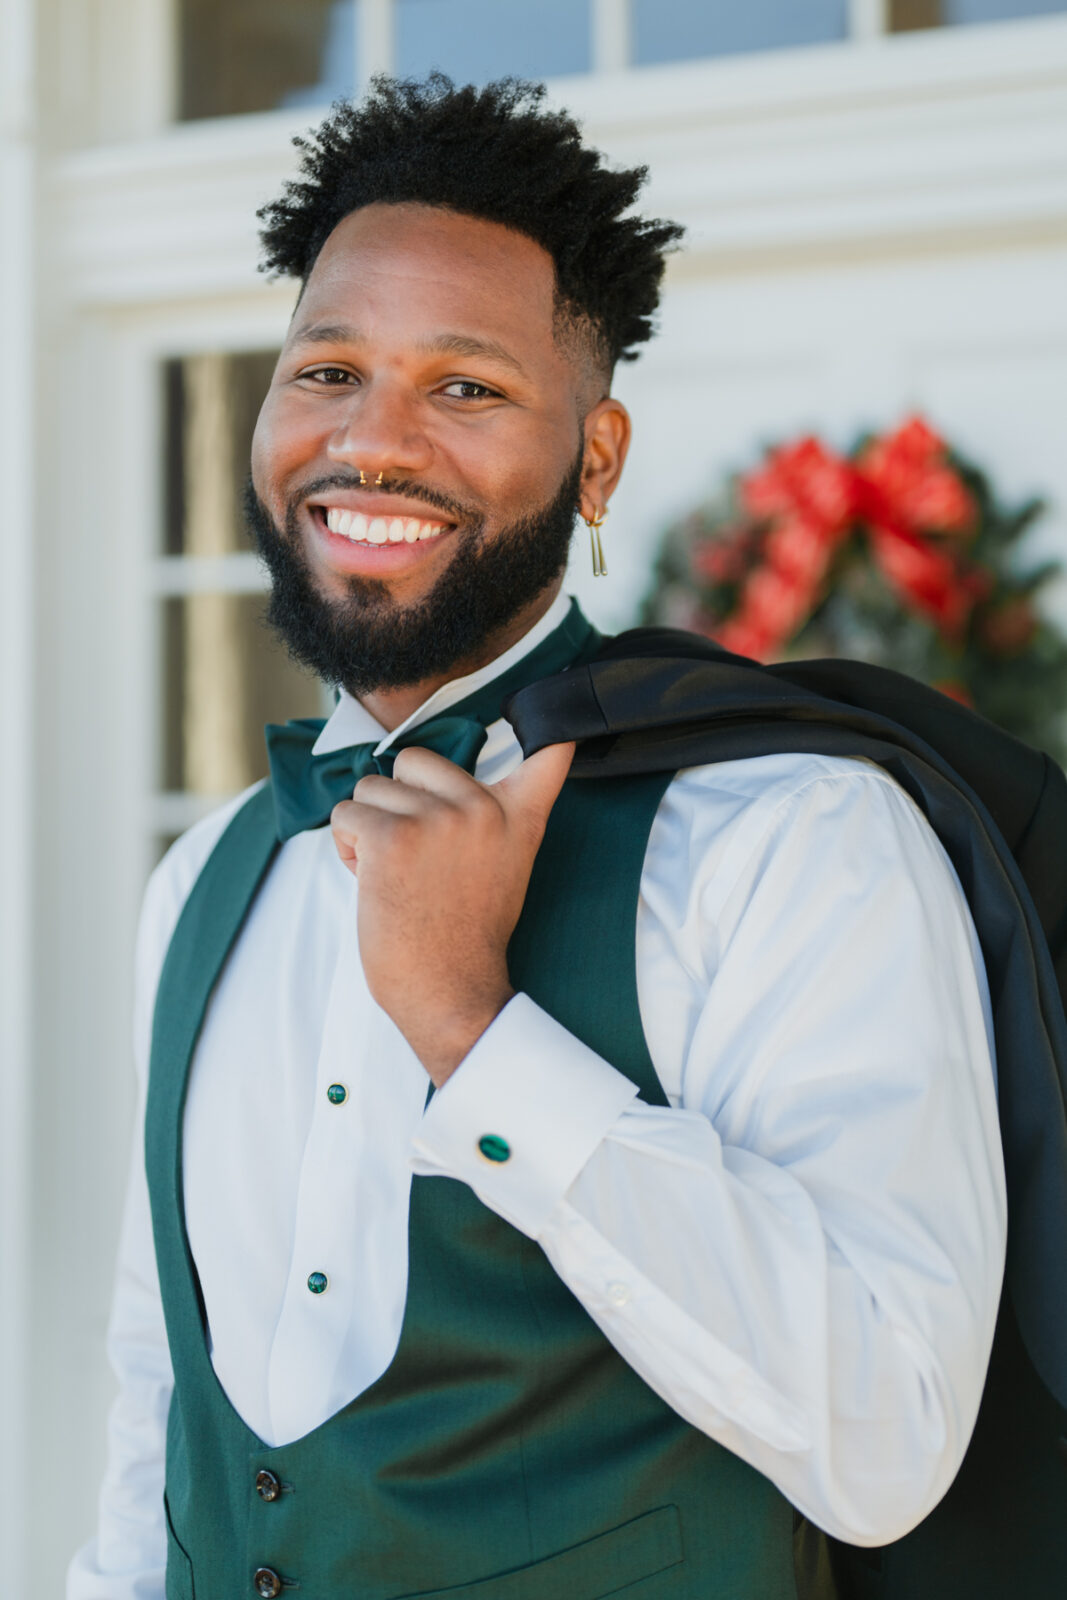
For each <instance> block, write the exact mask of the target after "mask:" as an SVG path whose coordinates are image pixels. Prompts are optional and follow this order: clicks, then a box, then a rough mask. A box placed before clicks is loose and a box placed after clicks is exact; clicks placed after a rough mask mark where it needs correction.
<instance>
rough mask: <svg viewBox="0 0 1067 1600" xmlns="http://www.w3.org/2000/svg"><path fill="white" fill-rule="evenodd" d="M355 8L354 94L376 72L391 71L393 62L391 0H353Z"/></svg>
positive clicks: (363, 89) (359, 91)
mask: <svg viewBox="0 0 1067 1600" xmlns="http://www.w3.org/2000/svg"><path fill="white" fill-rule="evenodd" d="M354 4H355V7H356V96H357V98H358V97H359V96H360V95H361V94H363V93H364V92H365V91H366V88H367V85H368V83H369V82H370V80H371V78H372V77H373V76H374V74H375V73H376V72H392V71H393V68H394V65H395V62H396V34H395V30H394V26H393V0H354Z"/></svg>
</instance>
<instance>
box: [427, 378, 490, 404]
mask: <svg viewBox="0 0 1067 1600" xmlns="http://www.w3.org/2000/svg"><path fill="white" fill-rule="evenodd" d="M441 392H442V394H447V395H449V396H451V397H452V398H453V399H456V400H499V398H500V395H499V394H498V392H497V390H496V389H490V387H489V385H488V384H486V383H476V382H475V381H474V379H473V378H456V379H454V380H453V381H452V382H451V383H448V384H446V385H445V387H444V388H443V389H442V391H441Z"/></svg>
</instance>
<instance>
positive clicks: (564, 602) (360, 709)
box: [311, 592, 570, 756]
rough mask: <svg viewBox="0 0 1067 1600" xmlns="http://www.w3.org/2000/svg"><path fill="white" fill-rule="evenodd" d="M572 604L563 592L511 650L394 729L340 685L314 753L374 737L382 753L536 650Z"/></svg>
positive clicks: (457, 682)
mask: <svg viewBox="0 0 1067 1600" xmlns="http://www.w3.org/2000/svg"><path fill="white" fill-rule="evenodd" d="M569 608H570V599H569V598H568V596H567V595H565V594H563V593H562V592H561V593H560V594H558V595H557V596H556V598H555V599H554V600H553V602H552V604H551V605H550V606H549V608H548V610H547V611H546V612H545V614H544V616H543V617H542V618H541V620H540V621H539V622H535V623H534V625H533V627H532V628H531V629H530V631H529V633H524V634H523V636H522V638H521V639H520V640H519V641H518V642H517V643H516V644H513V645H512V646H511V648H510V650H505V651H504V654H503V655H502V656H497V658H496V660H495V661H490V662H489V664H488V665H487V666H484V667H479V668H478V670H477V672H468V673H467V675H466V677H463V678H453V679H452V680H451V682H449V683H444V684H442V685H441V687H440V689H436V690H435V691H434V693H433V694H432V695H430V697H429V699H428V700H424V701H423V703H422V705H421V706H419V707H418V708H417V710H415V711H413V712H412V713H411V715H410V717H408V718H406V720H405V721H404V722H402V723H401V724H400V726H399V727H398V728H394V729H393V730H392V732H391V733H388V732H386V730H385V729H384V728H383V727H382V725H381V723H380V722H379V721H378V720H377V718H376V717H372V716H371V714H370V712H369V711H368V710H367V709H366V707H365V706H363V705H361V704H360V702H359V701H358V700H357V699H356V698H355V696H354V695H350V694H349V693H348V691H347V690H346V689H339V690H338V700H337V705H336V706H335V708H334V712H333V715H332V716H331V717H330V720H329V721H328V722H327V723H326V726H325V727H324V728H323V730H322V732H321V733H320V734H319V736H318V738H317V739H316V740H315V743H314V745H313V747H312V752H311V753H312V755H316V756H322V755H328V754H329V753H330V751H332V750H346V749H347V748H348V746H349V745H353V744H369V743H370V742H371V741H372V740H374V741H376V744H375V750H374V754H375V755H379V754H380V753H381V752H382V751H383V750H387V749H388V748H389V746H390V745H391V744H392V742H393V740H394V739H395V738H397V737H398V735H399V734H402V733H406V732H407V730H408V729H409V728H416V727H418V725H419V723H420V722H426V721H428V720H429V718H430V717H435V716H438V715H439V714H440V713H441V712H442V711H447V710H448V708H449V706H454V705H457V704H458V702H459V701H460V700H465V699H466V697H467V696H468V695H469V694H474V693H475V692H476V691H477V690H478V689H483V688H484V687H485V685H486V684H488V683H492V681H493V679H494V678H498V677H499V676H500V675H501V673H504V672H507V671H508V669H509V668H511V667H513V666H514V665H515V663H516V662H517V661H521V660H522V658H523V656H527V655H529V653H530V651H531V650H535V649H536V648H537V646H538V645H539V644H540V643H541V641H542V640H543V639H547V638H548V636H549V634H550V633H551V632H552V631H553V630H554V629H555V628H558V627H559V625H560V623H561V622H562V621H563V619H564V617H565V616H566V615H567V612H568V610H569Z"/></svg>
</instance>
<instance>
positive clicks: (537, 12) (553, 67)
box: [395, 0, 591, 83]
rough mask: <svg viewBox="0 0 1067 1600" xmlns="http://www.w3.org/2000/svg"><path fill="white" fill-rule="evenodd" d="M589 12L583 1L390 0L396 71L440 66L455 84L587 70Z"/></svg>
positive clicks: (420, 73) (419, 74)
mask: <svg viewBox="0 0 1067 1600" xmlns="http://www.w3.org/2000/svg"><path fill="white" fill-rule="evenodd" d="M589 16H590V7H589V4H588V3H587V0H507V3H502V0H395V19H396V64H397V71H398V72H399V73H400V75H401V76H402V77H409V76H410V77H422V76H423V75H424V74H425V73H427V72H429V71H430V69H431V68H433V67H439V68H440V69H441V71H442V72H447V73H448V75H449V77H451V78H454V79H455V80H456V81H457V82H458V83H488V82H489V81H490V80H491V79H493V78H501V77H505V76H506V75H508V74H514V75H515V76H516V77H520V78H551V77H555V76H558V75H562V74H564V73H568V72H588V71H589V69H590V65H591V60H590V30H589Z"/></svg>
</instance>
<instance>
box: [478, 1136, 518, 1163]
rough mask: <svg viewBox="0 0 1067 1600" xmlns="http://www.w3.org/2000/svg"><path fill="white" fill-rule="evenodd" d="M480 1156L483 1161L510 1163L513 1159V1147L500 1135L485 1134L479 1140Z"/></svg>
mask: <svg viewBox="0 0 1067 1600" xmlns="http://www.w3.org/2000/svg"><path fill="white" fill-rule="evenodd" d="M478 1154H479V1155H480V1156H481V1158H482V1160H483V1161H492V1162H500V1161H509V1160H510V1159H511V1146H510V1145H509V1144H508V1141H507V1140H506V1139H502V1138H501V1137H500V1135H499V1133H483V1134H482V1136H481V1138H480V1139H479V1140H478Z"/></svg>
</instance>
